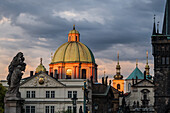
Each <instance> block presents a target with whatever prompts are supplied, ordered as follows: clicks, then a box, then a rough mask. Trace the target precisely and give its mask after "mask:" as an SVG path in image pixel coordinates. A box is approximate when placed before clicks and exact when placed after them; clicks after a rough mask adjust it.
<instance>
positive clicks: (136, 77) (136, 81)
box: [136, 76, 138, 84]
mask: <svg viewBox="0 0 170 113" xmlns="http://www.w3.org/2000/svg"><path fill="white" fill-rule="evenodd" d="M137 83H138V77H137V76H136V84H137Z"/></svg>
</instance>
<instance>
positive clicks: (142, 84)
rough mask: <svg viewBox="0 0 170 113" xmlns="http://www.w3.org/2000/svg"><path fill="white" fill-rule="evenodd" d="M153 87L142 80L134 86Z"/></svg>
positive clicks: (150, 83)
mask: <svg viewBox="0 0 170 113" xmlns="http://www.w3.org/2000/svg"><path fill="white" fill-rule="evenodd" d="M146 86H147V87H154V84H153V83H152V82H151V81H149V80H142V81H140V82H138V83H137V84H135V85H134V87H146Z"/></svg>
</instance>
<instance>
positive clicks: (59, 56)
mask: <svg viewBox="0 0 170 113" xmlns="http://www.w3.org/2000/svg"><path fill="white" fill-rule="evenodd" d="M49 67H50V69H49V71H50V73H54V74H55V75H58V76H56V77H57V78H58V79H90V77H91V76H92V77H93V80H94V81H95V82H97V64H96V63H95V58H94V55H93V53H92V51H91V50H90V49H89V48H88V47H87V46H86V45H84V44H83V43H81V42H80V33H79V32H78V31H77V30H76V29H75V25H74V26H73V30H71V31H70V32H69V34H68V42H66V43H64V44H63V45H61V46H60V47H59V48H58V49H57V50H56V52H55V54H54V56H53V58H52V61H51V63H50V64H49Z"/></svg>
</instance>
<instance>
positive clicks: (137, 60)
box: [136, 59, 138, 67]
mask: <svg viewBox="0 0 170 113" xmlns="http://www.w3.org/2000/svg"><path fill="white" fill-rule="evenodd" d="M136 67H138V59H136Z"/></svg>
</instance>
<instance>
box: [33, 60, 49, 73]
mask: <svg viewBox="0 0 170 113" xmlns="http://www.w3.org/2000/svg"><path fill="white" fill-rule="evenodd" d="M39 72H46V68H45V67H44V65H43V64H42V58H41V59H40V65H39V66H38V67H37V68H36V71H35V73H39Z"/></svg>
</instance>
